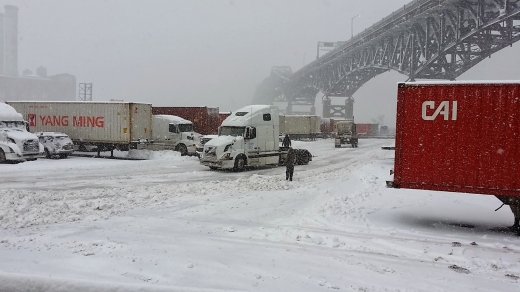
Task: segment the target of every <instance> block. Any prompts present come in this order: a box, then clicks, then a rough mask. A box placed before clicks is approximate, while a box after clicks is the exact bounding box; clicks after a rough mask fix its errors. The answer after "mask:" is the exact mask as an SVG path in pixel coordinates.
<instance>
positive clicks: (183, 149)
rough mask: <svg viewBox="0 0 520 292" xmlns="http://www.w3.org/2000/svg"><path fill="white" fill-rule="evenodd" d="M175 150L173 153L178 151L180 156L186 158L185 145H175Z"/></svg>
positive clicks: (186, 150)
mask: <svg viewBox="0 0 520 292" xmlns="http://www.w3.org/2000/svg"><path fill="white" fill-rule="evenodd" d="M176 148H177V149H175V151H179V152H180V153H181V156H186V155H188V148H186V145H184V144H179V145H177V147H176Z"/></svg>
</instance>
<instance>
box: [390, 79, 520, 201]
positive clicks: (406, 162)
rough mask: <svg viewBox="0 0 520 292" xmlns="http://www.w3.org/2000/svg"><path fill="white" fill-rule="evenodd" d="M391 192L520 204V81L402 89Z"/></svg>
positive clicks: (407, 85)
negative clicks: (464, 195)
mask: <svg viewBox="0 0 520 292" xmlns="http://www.w3.org/2000/svg"><path fill="white" fill-rule="evenodd" d="M396 126H397V129H396V138H395V162H394V170H393V171H394V173H393V175H394V177H393V181H389V182H387V185H388V186H389V187H394V188H408V189H424V190H435V191H447V192H462V193H475V194H483V195H495V196H497V197H498V198H499V199H500V200H501V201H502V202H504V203H506V204H510V203H511V204H515V202H516V203H520V201H519V200H518V199H520V82H502V83H491V82H473V83H463V82H449V83H441V82H428V83H400V84H399V86H398V95H397V125H396Z"/></svg>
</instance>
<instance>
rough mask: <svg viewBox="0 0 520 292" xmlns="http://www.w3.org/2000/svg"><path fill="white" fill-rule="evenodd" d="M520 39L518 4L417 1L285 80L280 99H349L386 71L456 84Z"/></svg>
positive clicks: (516, 0) (515, 0) (510, 0)
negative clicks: (495, 54)
mask: <svg viewBox="0 0 520 292" xmlns="http://www.w3.org/2000/svg"><path fill="white" fill-rule="evenodd" d="M518 40H520V0H416V1H413V2H411V3H410V4H408V5H407V6H405V8H404V9H403V10H400V11H397V12H394V13H393V14H392V15H391V16H389V17H387V18H385V19H383V20H382V21H380V22H379V23H377V24H375V25H374V26H372V27H371V28H369V29H367V30H365V31H364V32H362V33H361V34H359V35H357V36H356V37H354V38H353V39H351V40H349V41H348V42H346V43H345V44H344V45H342V46H340V47H339V48H337V49H335V50H334V51H332V52H330V53H328V54H326V55H325V56H323V57H322V58H320V59H318V60H316V61H314V62H312V63H310V64H308V65H307V66H305V67H303V68H302V69H300V70H298V71H297V72H295V73H293V74H291V75H289V76H285V77H286V80H285V83H284V88H283V95H280V97H279V98H278V100H279V101H288V102H291V101H297V100H299V101H301V100H307V101H308V102H309V103H310V102H311V101H312V103H314V100H315V96H316V94H317V92H318V91H321V92H323V93H324V94H325V95H327V96H342V97H352V96H353V95H354V93H355V92H356V91H357V90H358V89H359V88H361V86H363V85H364V84H365V83H366V82H368V81H369V80H370V79H372V78H374V77H375V76H377V75H379V74H382V73H384V72H386V71H389V70H394V71H397V72H399V73H401V74H404V75H407V76H408V77H409V79H410V80H414V79H445V80H455V78H457V77H458V76H460V75H461V74H463V73H464V72H466V71H468V70H469V69H471V68H472V67H474V66H475V65H476V64H478V63H479V62H481V61H482V60H484V59H485V58H487V57H489V56H491V55H492V54H493V53H495V52H497V51H499V50H501V49H503V48H505V47H507V46H512V44H513V43H515V42H517V41H518ZM312 93H314V95H312Z"/></svg>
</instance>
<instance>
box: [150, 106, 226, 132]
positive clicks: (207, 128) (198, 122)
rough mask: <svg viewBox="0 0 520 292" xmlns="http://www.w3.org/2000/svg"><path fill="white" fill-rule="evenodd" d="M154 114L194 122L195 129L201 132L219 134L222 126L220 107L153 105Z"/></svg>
mask: <svg viewBox="0 0 520 292" xmlns="http://www.w3.org/2000/svg"><path fill="white" fill-rule="evenodd" d="M152 113H153V114H154V115H173V116H178V117H181V118H183V119H186V120H189V121H191V122H192V123H193V130H194V131H195V132H197V133H199V134H203V135H210V134H217V131H218V127H219V126H220V120H219V109H218V107H153V108H152Z"/></svg>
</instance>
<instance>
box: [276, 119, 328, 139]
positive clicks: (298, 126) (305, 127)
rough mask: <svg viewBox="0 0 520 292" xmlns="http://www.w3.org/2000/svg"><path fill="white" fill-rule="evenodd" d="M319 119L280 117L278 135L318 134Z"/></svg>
mask: <svg viewBox="0 0 520 292" xmlns="http://www.w3.org/2000/svg"><path fill="white" fill-rule="evenodd" d="M320 125H321V117H319V116H306V115H301V116H291V115H280V133H284V134H303V135H305V134H310V133H320Z"/></svg>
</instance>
